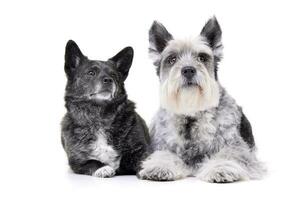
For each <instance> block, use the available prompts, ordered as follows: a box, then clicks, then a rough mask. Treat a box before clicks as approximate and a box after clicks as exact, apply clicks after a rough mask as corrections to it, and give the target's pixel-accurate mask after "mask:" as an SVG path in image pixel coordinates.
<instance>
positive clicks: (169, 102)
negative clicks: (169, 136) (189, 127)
mask: <svg viewBox="0 0 300 200" xmlns="http://www.w3.org/2000/svg"><path fill="white" fill-rule="evenodd" d="M198 73H199V75H197V76H198V77H195V84H193V85H186V84H184V81H183V78H182V77H181V74H180V73H178V72H177V73H176V72H173V73H172V71H171V72H170V74H169V77H168V78H167V79H166V80H165V81H164V82H162V83H161V87H160V103H161V107H162V108H165V109H167V110H168V111H171V112H173V113H175V114H183V115H194V114H195V113H196V112H198V111H204V110H207V109H209V108H212V107H216V106H218V104H219V85H218V83H217V82H216V81H215V79H214V78H211V77H210V76H209V74H208V72H207V71H206V70H203V71H201V72H198Z"/></svg>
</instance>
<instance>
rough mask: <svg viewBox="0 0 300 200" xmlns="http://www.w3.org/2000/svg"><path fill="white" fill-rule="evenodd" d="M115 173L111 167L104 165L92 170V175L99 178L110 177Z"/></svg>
mask: <svg viewBox="0 0 300 200" xmlns="http://www.w3.org/2000/svg"><path fill="white" fill-rule="evenodd" d="M115 174H116V171H115V170H114V169H113V168H112V167H110V166H108V165H106V166H104V167H101V168H99V169H97V170H96V171H95V172H94V174H93V176H96V177H99V178H110V177H113V176H114V175H115Z"/></svg>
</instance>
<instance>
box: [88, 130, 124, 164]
mask: <svg viewBox="0 0 300 200" xmlns="http://www.w3.org/2000/svg"><path fill="white" fill-rule="evenodd" d="M91 149H92V153H91V157H92V159H95V160H99V161H100V162H102V163H104V164H106V165H109V166H111V167H112V168H113V169H115V170H116V169H118V168H119V164H120V155H119V154H118V152H117V151H116V150H114V148H113V146H111V145H109V144H108V143H107V138H106V135H105V133H104V132H103V131H102V130H99V131H98V134H97V140H96V141H95V142H94V143H93V144H92V145H91Z"/></svg>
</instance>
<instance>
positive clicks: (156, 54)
mask: <svg viewBox="0 0 300 200" xmlns="http://www.w3.org/2000/svg"><path fill="white" fill-rule="evenodd" d="M172 39H173V36H172V35H171V34H170V33H169V32H168V31H167V29H166V28H165V27H164V26H163V25H162V24H161V23H159V22H158V21H154V22H153V24H152V26H151V28H150V30H149V42H150V47H149V55H150V57H151V58H152V59H153V60H154V64H155V65H157V62H158V60H160V53H161V52H162V51H163V50H164V49H165V47H166V45H167V44H168V42H169V41H170V40H172Z"/></svg>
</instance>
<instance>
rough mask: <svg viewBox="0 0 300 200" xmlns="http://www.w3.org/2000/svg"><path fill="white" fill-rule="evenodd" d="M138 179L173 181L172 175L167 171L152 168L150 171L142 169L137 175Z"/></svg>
mask: <svg viewBox="0 0 300 200" xmlns="http://www.w3.org/2000/svg"><path fill="white" fill-rule="evenodd" d="M137 176H138V177H139V178H140V179H145V180H152V181H174V180H175V176H174V173H173V172H172V171H171V170H169V169H164V168H159V167H154V168H150V169H142V170H141V171H140V172H139V173H138V175H137Z"/></svg>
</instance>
